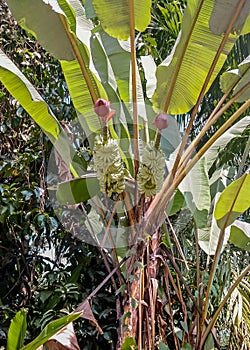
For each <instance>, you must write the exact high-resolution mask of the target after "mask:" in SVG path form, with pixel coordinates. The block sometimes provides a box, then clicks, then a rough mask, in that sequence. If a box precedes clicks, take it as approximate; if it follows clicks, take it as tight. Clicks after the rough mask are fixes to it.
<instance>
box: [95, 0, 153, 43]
mask: <svg viewBox="0 0 250 350" xmlns="http://www.w3.org/2000/svg"><path fill="white" fill-rule="evenodd" d="M92 2H93V6H94V9H95V13H96V14H97V16H98V18H99V19H100V21H101V24H102V27H103V29H104V30H105V31H106V32H107V33H108V34H109V35H111V36H113V37H115V38H118V39H121V40H126V39H128V37H129V33H130V32H129V6H128V1H127V0H93V1H92ZM151 2H152V1H151V0H134V15H135V17H134V21H135V29H137V30H138V31H140V32H143V31H144V30H145V29H146V28H147V26H148V25H149V22H150V18H151V16H150V9H151Z"/></svg>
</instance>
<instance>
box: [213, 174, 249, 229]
mask: <svg viewBox="0 0 250 350" xmlns="http://www.w3.org/2000/svg"><path fill="white" fill-rule="evenodd" d="M249 208H250V174H244V175H243V176H241V177H240V178H239V179H237V180H235V181H233V182H232V183H231V184H230V185H229V186H228V187H227V188H225V190H224V191H223V192H222V194H221V196H220V198H219V200H218V202H217V204H216V207H215V212H214V217H215V219H216V220H217V224H218V226H219V227H220V228H223V227H226V226H228V225H230V224H232V223H233V222H234V221H235V220H236V219H237V218H238V217H239V216H240V215H241V214H242V213H244V212H245V211H246V210H247V209H249Z"/></svg>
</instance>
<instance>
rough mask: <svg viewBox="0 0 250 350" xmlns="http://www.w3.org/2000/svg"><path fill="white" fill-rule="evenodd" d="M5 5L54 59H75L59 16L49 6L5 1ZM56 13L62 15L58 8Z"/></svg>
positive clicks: (25, 0)
mask: <svg viewBox="0 0 250 350" xmlns="http://www.w3.org/2000/svg"><path fill="white" fill-rule="evenodd" d="M6 3H7V4H8V7H9V9H10V10H11V12H12V15H13V16H14V17H15V19H16V20H17V21H18V23H19V24H20V25H21V26H22V27H23V28H24V29H25V30H26V31H28V32H29V33H31V34H32V35H34V36H35V37H36V39H37V40H38V41H39V43H40V44H41V45H42V46H43V47H44V48H45V49H46V50H47V51H48V52H50V53H51V54H52V55H53V56H54V57H56V58H57V59H63V60H68V61H70V60H73V59H74V58H75V55H74V52H73V50H72V46H71V44H70V41H69V39H68V36H67V33H66V32H65V30H64V27H63V23H62V21H61V19H60V15H59V13H56V12H55V11H52V9H51V6H50V5H47V4H45V2H44V1H43V0H36V1H29V0H18V1H16V0H7V1H6ZM55 6H56V3H55V4H54V8H55ZM57 11H59V12H60V13H61V14H63V11H62V10H61V9H60V7H59V6H57Z"/></svg>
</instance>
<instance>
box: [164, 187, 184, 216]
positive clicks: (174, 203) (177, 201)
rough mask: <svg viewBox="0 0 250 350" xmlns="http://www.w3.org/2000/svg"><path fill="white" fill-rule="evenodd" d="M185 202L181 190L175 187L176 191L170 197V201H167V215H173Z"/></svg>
mask: <svg viewBox="0 0 250 350" xmlns="http://www.w3.org/2000/svg"><path fill="white" fill-rule="evenodd" d="M184 203H185V199H184V196H183V194H182V193H181V191H179V190H178V189H177V191H176V192H175V194H174V196H173V198H172V199H171V201H170V202H169V204H168V206H167V209H166V211H167V213H168V216H171V215H174V214H176V213H177V212H178V211H180V210H181V209H182V208H183V206H184Z"/></svg>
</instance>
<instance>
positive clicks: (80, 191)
mask: <svg viewBox="0 0 250 350" xmlns="http://www.w3.org/2000/svg"><path fill="white" fill-rule="evenodd" d="M99 192H100V188H99V182H98V180H97V178H96V176H95V175H94V176H92V177H90V176H86V177H85V178H79V179H74V180H70V181H65V182H62V183H60V184H59V185H58V188H57V192H56V197H57V200H58V202H59V203H60V204H61V205H71V204H76V203H81V202H86V201H87V200H88V199H90V198H92V197H94V196H95V195H96V194H98V193H99Z"/></svg>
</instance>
